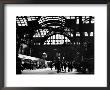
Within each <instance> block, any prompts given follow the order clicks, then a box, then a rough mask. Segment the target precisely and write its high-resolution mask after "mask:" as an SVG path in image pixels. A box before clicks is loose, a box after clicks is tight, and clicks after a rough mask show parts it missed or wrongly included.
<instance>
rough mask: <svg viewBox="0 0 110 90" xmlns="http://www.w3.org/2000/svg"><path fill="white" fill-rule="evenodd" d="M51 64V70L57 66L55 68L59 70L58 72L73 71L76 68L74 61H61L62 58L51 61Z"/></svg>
mask: <svg viewBox="0 0 110 90" xmlns="http://www.w3.org/2000/svg"><path fill="white" fill-rule="evenodd" d="M49 66H50V68H51V70H52V69H53V68H55V70H57V73H59V72H62V71H63V72H72V71H73V68H74V65H73V62H72V61H61V60H56V61H51V62H50V65H49Z"/></svg>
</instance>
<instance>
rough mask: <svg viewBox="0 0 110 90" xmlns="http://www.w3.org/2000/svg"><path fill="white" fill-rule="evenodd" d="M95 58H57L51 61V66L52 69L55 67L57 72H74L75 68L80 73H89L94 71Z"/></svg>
mask: <svg viewBox="0 0 110 90" xmlns="http://www.w3.org/2000/svg"><path fill="white" fill-rule="evenodd" d="M93 61H94V60H93V59H88V60H79V61H78V60H77V61H75V60H68V61H66V60H60V59H56V60H55V61H51V63H50V65H49V66H50V68H51V70H52V69H53V68H55V70H57V73H60V72H72V71H73V69H75V70H76V71H77V72H78V73H82V74H87V73H89V74H90V73H91V74H93V73H94V62H93Z"/></svg>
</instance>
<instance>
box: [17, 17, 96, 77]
mask: <svg viewBox="0 0 110 90" xmlns="http://www.w3.org/2000/svg"><path fill="white" fill-rule="evenodd" d="M94 23H95V17H94V16H16V74H17V75H19V74H23V75H24V74H29V75H30V74H51V75H53V74H58V75H77V74H94V34H95V32H94Z"/></svg>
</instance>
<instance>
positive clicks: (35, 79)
mask: <svg viewBox="0 0 110 90" xmlns="http://www.w3.org/2000/svg"><path fill="white" fill-rule="evenodd" d="M16 16H95V74H94V75H16ZM4 66H5V87H61V86H62V87H106V86H107V5H106V4H103V5H101V4H100V5H97V4H96V5H95V4H94V5H84V4H83V5H76V4H75V5H74V4H69V5H67V4H66V5H54V4H52V5H40V4H39V5H38V4H37V5H16V4H14V5H11V4H10V5H6V6H5V65H4Z"/></svg>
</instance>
